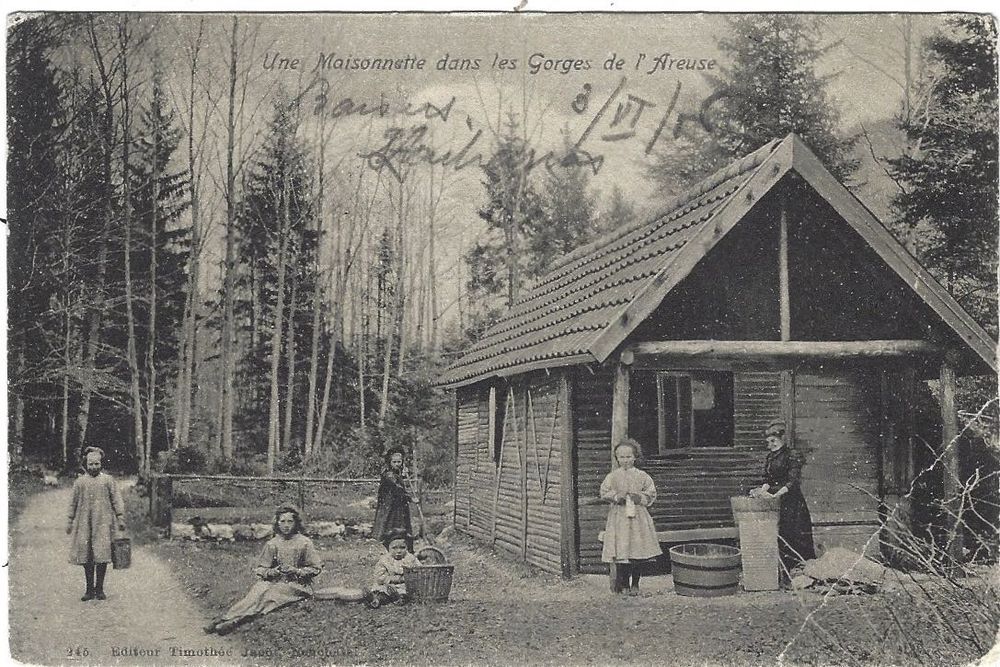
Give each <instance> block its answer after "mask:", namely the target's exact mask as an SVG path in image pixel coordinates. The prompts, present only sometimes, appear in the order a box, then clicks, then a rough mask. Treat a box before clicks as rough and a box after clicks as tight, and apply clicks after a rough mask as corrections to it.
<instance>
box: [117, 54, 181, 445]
mask: <svg viewBox="0 0 1000 667" xmlns="http://www.w3.org/2000/svg"><path fill="white" fill-rule="evenodd" d="M180 138H181V133H180V131H179V130H178V129H177V128H176V126H175V118H174V112H173V110H172V109H170V108H169V107H168V104H167V100H166V94H165V91H164V88H163V81H162V72H161V71H160V70H159V69H156V70H155V71H154V75H153V81H152V86H151V89H150V99H149V101H148V103H147V104H146V105H145V108H144V109H142V111H141V115H140V118H139V127H138V135H137V137H136V143H135V146H136V148H135V151H134V153H133V154H132V158H133V162H132V163H131V165H130V168H131V178H132V186H131V188H130V193H131V197H132V211H133V214H134V216H135V220H136V226H137V230H138V234H137V236H138V239H137V241H138V243H137V245H136V247H135V248H134V250H133V253H132V255H133V256H132V261H131V262H130V265H131V266H132V268H133V273H134V276H133V284H134V285H136V290H137V293H138V294H139V295H141V296H142V298H140V299H138V300H137V301H136V305H135V309H136V318H137V320H138V321H139V322H140V323H142V324H143V325H144V326H143V327H141V328H140V330H139V331H140V335H139V341H138V346H137V347H138V349H139V350H140V351H142V354H143V355H144V357H145V364H144V366H145V377H144V381H145V383H146V397H147V398H146V400H147V402H148V405H147V414H148V418H147V421H146V428H147V436H146V442H148V443H149V445H148V446H149V447H150V451H151V452H152V451H153V450H154V449H164V448H165V443H166V421H167V420H166V415H164V414H163V413H162V411H161V410H159V409H158V403H159V402H160V401H161V400H162V398H164V397H165V396H166V394H167V391H168V387H172V386H173V381H174V379H175V377H176V375H177V372H178V370H179V359H178V358H177V354H178V345H179V336H180V334H181V324H182V319H183V317H184V303H185V300H186V293H185V291H186V288H187V281H186V279H185V270H186V267H187V263H188V253H189V252H190V251H191V248H190V244H191V234H190V232H191V230H190V229H189V228H188V227H187V226H181V225H179V224H178V220H179V218H180V217H181V215H182V213H183V212H184V211H185V210H186V208H187V206H188V198H187V195H188V183H187V174H186V173H185V172H184V171H179V170H172V164H171V163H172V160H173V157H174V153H175V152H176V151H177V148H178V145H179V143H180ZM154 427H155V429H154ZM154 431H155V432H154ZM154 436H155V438H156V441H157V442H159V443H160V444H159V446H158V447H154V444H153V443H154V440H153V437H154Z"/></svg>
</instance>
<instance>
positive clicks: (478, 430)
mask: <svg viewBox="0 0 1000 667" xmlns="http://www.w3.org/2000/svg"><path fill="white" fill-rule="evenodd" d="M565 393H566V392H565V388H564V385H563V384H562V382H561V379H560V377H559V376H549V375H548V374H544V373H541V374H532V375H529V376H522V377H518V378H515V379H514V380H513V381H512V382H511V383H510V384H506V383H504V384H502V385H501V386H500V387H499V388H498V390H497V402H498V404H499V405H500V410H501V411H502V413H501V414H500V415H498V419H500V420H501V421H502V428H503V431H502V433H503V437H502V441H501V443H502V444H501V446H500V449H499V450H498V451H497V452H494V449H493V444H494V443H493V434H492V433H490V423H491V420H490V404H489V387H488V386H485V385H484V384H480V385H476V386H475V388H472V389H467V388H459V389H458V391H457V393H456V399H457V402H458V420H459V433H460V436H459V453H458V457H459V458H458V464H457V465H458V470H457V472H456V523H455V526H456V528H457V529H458V530H462V531H464V532H467V533H469V534H470V535H472V536H473V537H475V538H476V539H479V540H482V541H484V542H487V543H490V544H492V545H493V546H494V548H496V549H497V551H499V552H501V553H504V554H505V555H507V556H510V557H513V558H515V559H517V560H523V561H525V562H528V563H531V564H532V565H535V566H537V567H539V568H541V569H543V570H546V571H548V572H553V573H559V572H561V571H562V565H563V563H562V554H561V537H562V535H561V530H562V528H561V504H560V503H561V498H562V488H561V478H562V451H563V448H564V440H565V437H566V429H565V427H564V424H565V422H566V419H567V414H568V413H567V410H568V409H569V406H568V401H567V396H566V395H565ZM497 457H499V458H497ZM463 466H465V467H467V468H468V470H469V473H468V474H467V475H466V474H464V473H463V472H462V471H461V470H462V468H463ZM466 480H468V481H466ZM463 495H464V497H466V498H468V500H467V501H462V500H460V499H459V498H460V497H461V496H463ZM466 515H467V516H468V520H467V521H465V522H464V523H463V520H462V519H463V518H464V517H465V516H466Z"/></svg>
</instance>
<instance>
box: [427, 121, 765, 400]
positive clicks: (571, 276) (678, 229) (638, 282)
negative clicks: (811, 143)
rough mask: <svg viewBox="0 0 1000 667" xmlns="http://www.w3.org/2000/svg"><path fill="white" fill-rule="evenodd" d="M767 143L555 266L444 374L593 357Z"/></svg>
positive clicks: (465, 375)
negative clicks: (595, 344) (597, 342)
mask: <svg viewBox="0 0 1000 667" xmlns="http://www.w3.org/2000/svg"><path fill="white" fill-rule="evenodd" d="M780 143H781V142H780V141H777V140H776V141H772V142H770V143H768V144H766V145H765V146H763V147H762V148H760V149H759V150H757V151H755V152H754V153H751V154H750V155H748V156H746V157H745V158H742V159H740V160H737V161H735V162H733V163H732V164H730V165H729V166H728V167H726V168H725V169H722V170H720V171H719V172H717V173H716V174H714V175H713V176H710V177H709V178H707V179H705V180H704V181H702V182H701V183H699V184H698V185H697V186H695V187H693V188H692V189H691V190H689V191H688V192H686V193H684V194H683V195H681V196H679V197H677V198H675V199H674V200H673V201H672V202H671V203H670V204H669V205H668V206H667V208H666V210H665V211H664V212H663V213H661V214H660V215H658V216H656V217H655V218H653V219H652V220H649V221H645V222H643V223H641V224H635V225H630V226H629V227H627V228H625V229H621V230H616V231H614V232H611V233H609V234H607V235H605V236H603V237H601V238H600V239H598V240H597V241H595V242H593V243H591V244H588V245H586V246H584V247H582V248H580V249H578V250H576V251H574V252H573V253H571V254H570V255H568V256H567V257H565V258H564V259H563V260H562V261H561V262H560V263H559V264H557V265H555V266H554V267H553V268H552V269H551V270H550V271H549V273H547V274H546V275H545V276H543V277H542V278H541V279H540V280H539V281H538V282H537V283H536V284H535V285H534V286H533V287H532V288H531V289H530V290H529V291H528V292H527V293H526V294H525V295H524V296H523V297H522V298H521V299H519V300H518V301H517V302H516V303H514V305H513V307H511V309H510V310H508V311H507V313H506V314H505V315H504V316H503V317H502V318H501V319H500V320H499V321H498V322H497V323H496V324H494V325H493V326H492V327H490V329H488V330H487V332H486V334H485V335H484V336H483V338H482V339H481V340H480V341H479V342H477V343H476V344H475V345H473V346H472V347H470V348H468V349H467V350H466V351H465V354H463V356H462V357H461V358H460V359H459V360H458V361H456V362H455V363H454V364H453V365H452V366H451V367H450V368H449V369H448V370H447V372H446V373H445V375H444V377H443V378H442V384H455V385H458V384H468V383H470V382H474V381H476V380H478V379H482V378H484V377H487V376H490V375H497V374H500V375H507V374H510V373H513V372H517V371H519V370H522V369H526V367H531V366H537V365H540V364H542V365H558V363H559V361H560V360H563V359H564V360H565V362H566V363H578V362H580V361H584V360H588V359H587V357H588V356H589V357H590V360H594V357H593V355H592V354H591V349H590V343H591V342H592V341H593V340H594V338H595V336H596V335H597V334H598V333H599V332H601V331H603V330H604V329H606V328H607V327H608V326H609V325H610V324H611V323H612V322H613V321H614V319H615V318H616V317H617V316H618V315H619V313H621V311H622V309H623V308H625V307H626V306H627V305H628V304H629V303H631V302H632V300H633V299H634V298H635V297H636V295H638V294H640V293H641V292H642V291H643V290H644V289H645V288H646V287H647V286H648V285H649V284H650V282H651V281H653V280H654V279H655V278H656V276H657V275H658V274H659V273H660V272H661V271H662V269H663V268H664V266H665V265H666V263H667V262H669V261H670V259H672V258H673V257H674V256H675V255H676V254H677V253H678V252H679V251H680V250H681V249H682V248H683V247H684V246H685V245H686V244H687V243H688V241H690V240H691V238H692V237H693V236H694V235H695V234H696V233H697V232H698V231H699V230H700V229H701V227H702V226H704V225H705V224H706V223H707V222H708V221H709V220H711V219H712V218H713V217H714V216H715V214H716V213H717V212H718V211H719V210H721V209H722V208H723V207H724V206H725V205H726V203H727V202H728V201H729V200H730V199H731V198H732V197H733V196H734V195H735V194H736V192H737V191H738V190H739V189H740V188H741V187H742V186H743V185H744V184H746V183H747V182H748V181H749V180H750V178H751V177H752V176H753V174H754V172H755V170H757V169H758V168H759V167H760V165H761V164H762V163H763V162H764V161H765V160H766V159H767V157H768V156H769V155H770V154H771V153H772V152H773V151H774V150H775V149H776V148H777V146H778V145H780Z"/></svg>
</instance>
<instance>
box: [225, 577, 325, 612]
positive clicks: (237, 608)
mask: <svg viewBox="0 0 1000 667" xmlns="http://www.w3.org/2000/svg"><path fill="white" fill-rule="evenodd" d="M309 597H312V590H311V589H310V588H307V587H305V586H302V585H301V584H293V583H289V582H284V581H258V582H257V583H255V584H254V585H253V586H251V587H250V590H249V591H248V592H247V594H246V595H244V596H243V598H242V599H240V600H238V601H236V602H235V603H234V604H233V606H232V607H230V608H229V611H227V612H226V613H225V614H223V616H222V620H223V621H238V620H241V619H244V618H249V617H251V616H260V615H263V614H269V613H270V612H272V611H274V610H275V609H280V608H281V607H284V606H285V605H287V604H291V603H293V602H298V601H299V600H305V599H306V598H309Z"/></svg>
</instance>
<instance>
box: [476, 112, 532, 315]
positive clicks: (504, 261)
mask: <svg viewBox="0 0 1000 667" xmlns="http://www.w3.org/2000/svg"><path fill="white" fill-rule="evenodd" d="M533 157H534V150H533V149H532V148H531V146H530V145H529V144H528V142H527V141H525V140H524V139H523V138H521V137H520V136H519V135H518V124H517V122H516V121H515V120H513V119H511V120H510V122H509V123H508V126H507V131H506V133H505V134H504V135H502V136H501V137H499V138H498V143H497V147H496V150H495V151H494V153H493V155H492V156H491V157H490V159H489V161H488V162H487V163H486V164H485V165H484V166H483V175H484V176H485V180H484V181H483V186H484V187H485V188H486V204H485V205H483V206H482V207H481V208H480V209H479V217H480V218H481V219H482V220H483V221H484V222H486V225H487V234H486V236H485V239H484V240H481V241H479V242H477V243H476V244H475V245H474V246H473V247H472V248H471V249H470V250H469V251H468V252H467V253H466V256H465V260H466V262H467V263H468V264H469V268H470V272H471V278H470V281H469V285H468V287H469V290H470V292H472V294H474V295H476V296H478V297H480V298H482V297H489V296H494V295H497V294H501V293H503V294H504V296H505V297H506V303H507V305H508V306H510V305H511V304H513V303H514V301H515V300H516V299H517V295H518V293H519V292H520V290H521V287H522V286H523V283H524V278H525V276H524V268H525V265H526V263H525V256H524V255H525V251H524V247H523V246H524V242H525V230H526V229H528V228H530V227H531V226H532V225H533V224H534V223H535V222H536V221H539V220H541V219H542V218H543V215H544V213H543V210H542V202H541V197H540V196H539V194H538V193H537V191H536V190H535V187H534V185H533V184H532V183H531V181H530V179H529V174H528V165H529V164H530V163H531V162H532V161H533Z"/></svg>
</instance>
